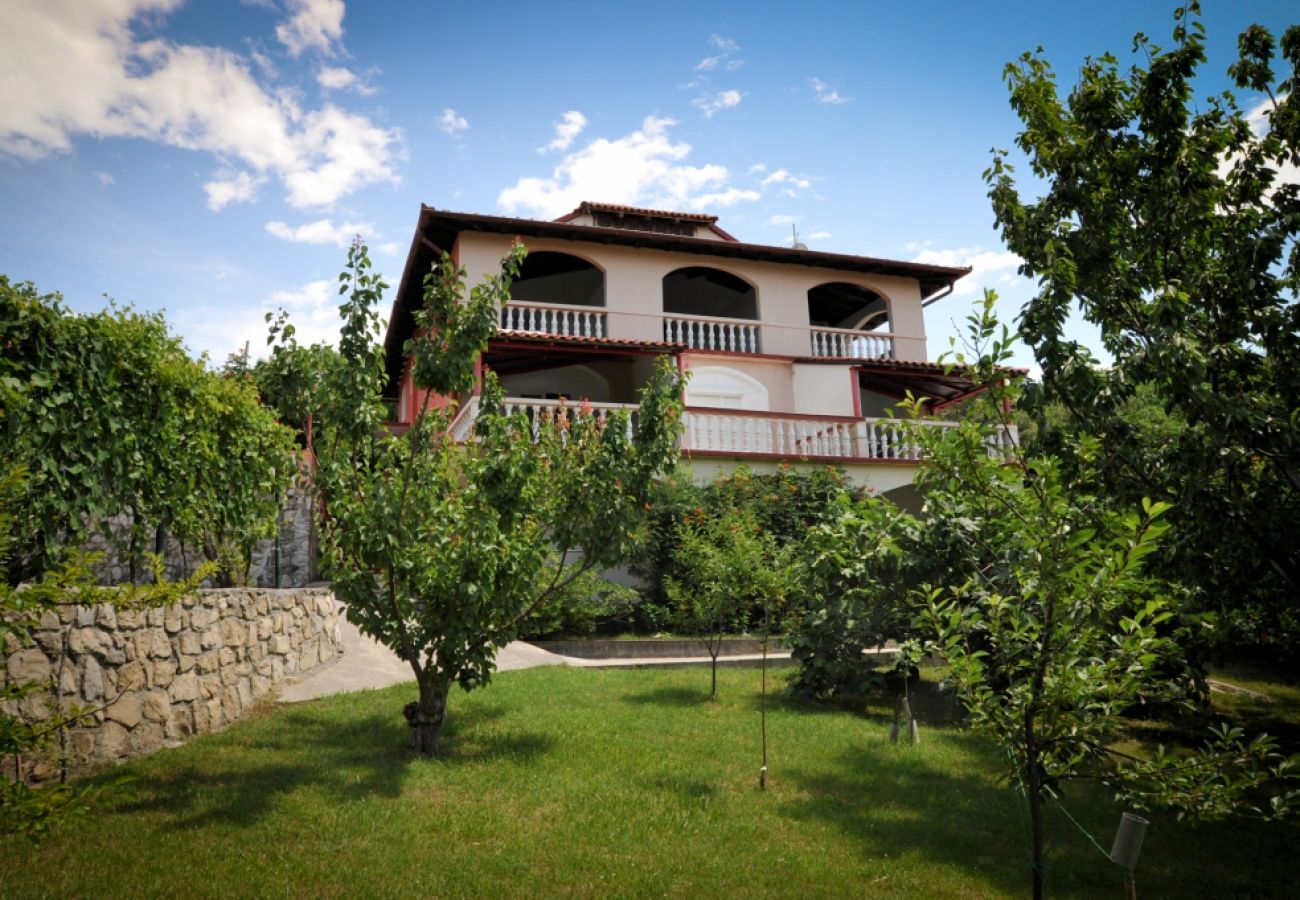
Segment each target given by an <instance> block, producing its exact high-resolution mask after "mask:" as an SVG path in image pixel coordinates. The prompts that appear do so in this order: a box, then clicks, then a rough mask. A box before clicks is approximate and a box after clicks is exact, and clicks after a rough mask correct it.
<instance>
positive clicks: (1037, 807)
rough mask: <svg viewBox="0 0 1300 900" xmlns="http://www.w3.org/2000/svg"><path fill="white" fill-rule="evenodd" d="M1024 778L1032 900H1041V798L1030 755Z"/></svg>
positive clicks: (1035, 770) (1033, 757) (1038, 774)
mask: <svg viewBox="0 0 1300 900" xmlns="http://www.w3.org/2000/svg"><path fill="white" fill-rule="evenodd" d="M1026 776H1027V777H1026V778H1025V782H1026V785H1025V788H1026V790H1025V793H1026V798H1027V799H1028V801H1029V855H1030V856H1031V857H1033V865H1032V866H1031V868H1030V871H1031V872H1032V873H1033V878H1034V900H1043V870H1044V868H1045V863H1046V860H1044V859H1043V796H1042V790H1043V786H1042V783H1041V782H1042V779H1041V778H1040V773H1039V771H1038V759H1037V758H1036V757H1035V756H1033V755H1030V757H1029V765H1028V771H1027V772H1026Z"/></svg>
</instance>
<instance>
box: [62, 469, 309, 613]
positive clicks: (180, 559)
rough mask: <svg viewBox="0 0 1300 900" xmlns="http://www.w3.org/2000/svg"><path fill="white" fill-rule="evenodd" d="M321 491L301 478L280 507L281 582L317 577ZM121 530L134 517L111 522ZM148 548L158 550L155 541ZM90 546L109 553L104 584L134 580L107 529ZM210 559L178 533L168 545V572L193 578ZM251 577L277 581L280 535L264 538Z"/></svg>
mask: <svg viewBox="0 0 1300 900" xmlns="http://www.w3.org/2000/svg"><path fill="white" fill-rule="evenodd" d="M314 497H315V494H314V493H313V492H312V490H311V485H310V483H309V482H308V481H307V479H306V478H305V477H304V478H300V479H299V480H298V482H297V483H296V484H295V485H294V486H293V487H291V488H290V489H289V494H288V496H287V497H286V499H285V502H284V505H283V506H282V507H281V512H280V586H281V587H305V586H306V585H308V584H311V583H312V582H313V581H315V580H316V562H317V559H318V558H319V556H320V552H319V545H318V543H317V539H316V524H315V519H314V517H313V509H312V504H313V502H314ZM109 527H110V528H111V529H113V530H114V531H115V532H116V533H117V534H121V535H125V534H129V533H130V532H129V528H130V521H129V519H127V518H126V517H118V518H116V519H113V520H111V521H110V523H109ZM148 549H150V550H152V549H153V547H152V546H150V547H149V548H148ZM86 550H88V551H89V552H91V553H101V554H103V559H102V561H101V562H99V563H97V564H96V565H95V566H94V570H95V574H96V576H98V578H99V580H100V582H101V583H103V584H125V583H127V582H129V581H130V580H131V577H130V567H129V565H128V563H127V560H126V559H125V558H124V557H123V555H122V554H121V553H120V552H119V551H118V550H117V549H116V548H115V547H114V546H113V545H112V544H110V543H109V542H108V541H107V540H105V539H104V536H103V535H102V534H99V533H98V532H96V533H95V534H94V535H92V536H91V539H90V540H89V541H88V542H87V543H86ZM204 561H205V558H204V556H203V550H202V548H201V547H185V546H182V545H181V543H180V542H179V541H177V540H176V539H175V538H171V539H169V540H168V542H167V546H166V548H165V550H164V551H163V567H164V569H165V570H166V572H167V577H169V578H173V579H178V580H179V579H181V578H187V577H189V575H190V574H191V573H193V572H194V570H195V569H196V568H198V566H199V565H200V564H202V563H203V562H204ZM248 583H249V584H250V585H258V586H262V587H274V586H275V540H274V539H269V540H264V541H259V542H258V543H257V545H256V546H255V547H254V548H253V552H252V554H251V555H250V558H249V567H248Z"/></svg>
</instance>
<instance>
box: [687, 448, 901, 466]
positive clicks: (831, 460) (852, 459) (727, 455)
mask: <svg viewBox="0 0 1300 900" xmlns="http://www.w3.org/2000/svg"><path fill="white" fill-rule="evenodd" d="M682 455H683V456H685V457H686V458H687V459H693V458H695V457H700V458H705V459H738V458H739V459H770V460H773V461H778V462H779V461H782V460H784V461H786V462H789V461H794V462H808V463H821V462H825V463H827V464H830V465H834V464H843V463H871V464H872V465H889V466H919V465H920V464H921V461H920V460H919V459H882V458H877V457H874V456H794V455H793V454H789V453H747V452H745V451H744V450H690V449H683V450H682Z"/></svg>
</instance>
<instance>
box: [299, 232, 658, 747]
mask: <svg viewBox="0 0 1300 900" xmlns="http://www.w3.org/2000/svg"><path fill="white" fill-rule="evenodd" d="M523 255H524V251H523V248H522V247H516V248H515V250H513V251H512V252H511V254H510V255H509V256H507V257H506V259H505V260H504V261H503V264H502V273H501V274H500V275H499V276H495V277H492V278H489V279H487V280H486V281H485V282H484V283H482V284H480V285H477V286H476V287H474V288H473V290H472V291H470V292H468V296H467V295H466V291H465V284H464V278H465V273H464V271H463V270H461V269H458V268H457V267H456V266H454V265H453V264H452V263H451V261H450V260H449V259H448V258H447V257H445V256H444V257H443V259H442V260H441V262H440V263H439V264H438V265H436V266H435V267H434V269H433V270H432V271H431V272H430V273H429V274H428V275H427V276H426V277H425V279H424V307H423V308H422V309H421V310H420V311H419V312H417V313H416V324H417V336H416V337H415V338H414V339H412V340H411V341H410V342H409V343H408V346H407V350H408V352H410V353H412V354H413V355H414V373H415V381H416V384H417V386H419V387H421V388H424V389H427V390H429V391H431V392H433V393H434V394H437V395H439V396H441V397H443V398H445V399H447V400H448V401H449V402H448V404H447V405H446V406H445V407H436V408H435V406H434V405H433V404H432V403H430V402H428V401H426V402H425V404H424V408H423V409H422V410H421V411H420V413H419V415H418V417H417V418H416V421H415V422H414V423H413V424H412V425H411V427H410V428H409V430H407V431H405V432H404V433H402V434H395V433H390V432H389V431H387V430H385V429H384V428H383V427H382V426H383V421H384V418H385V410H384V404H383V400H382V397H383V389H384V370H383V350H382V347H381V346H380V344H379V343H378V342H377V338H378V336H379V322H378V315H377V312H376V309H375V307H376V305H377V303H378V302H379V300H380V298H381V296H382V293H383V290H384V288H385V285H384V283H383V281H382V280H381V279H380V278H379V277H378V276H377V275H374V274H372V273H371V271H370V261H369V257H368V254H367V252H366V249H365V247H364V246H360V245H358V246H355V247H353V248H352V250H351V252H350V253H349V256H348V266H347V270H346V271H345V272H344V273H343V274H342V275H341V276H340V292H341V293H343V294H347V297H346V299H345V302H344V303H343V306H342V307H341V312H342V315H343V320H344V326H343V331H342V334H341V337H340V341H339V352H340V355H341V357H342V365H341V366H340V367H339V368H338V369H337V370H335V371H334V372H333V373H332V374H331V376H330V378H329V380H328V383H327V389H326V396H327V402H326V404H325V410H326V414H325V417H324V419H323V421H322V422H321V423H320V427H319V429H318V440H317V449H318V456H319V460H320V466H319V469H318V476H317V488H318V490H319V492H320V494H321V496H322V497H323V499H324V502H325V506H326V509H327V512H328V516H327V518H326V519H325V520H324V521H323V522H322V523H321V524H322V550H323V557H324V559H323V563H324V566H325V568H326V569H327V571H328V574H329V575H330V577H331V578H332V579H333V583H334V590H335V593H336V594H337V595H338V596H339V598H340V599H342V600H343V601H344V602H345V603H346V604H347V615H348V618H349V619H350V620H351V621H353V622H355V623H356V624H357V625H358V627H360V628H361V630H362V631H363V632H365V633H366V634H369V635H371V636H373V637H375V638H376V639H377V640H379V641H381V642H382V643H384V644H385V645H386V646H388V647H391V648H392V649H393V650H394V651H396V652H397V654H398V655H399V656H400V657H401V658H402V659H404V660H406V661H407V662H408V663H409V664H410V665H411V668H412V671H413V672H414V673H415V677H416V681H417V683H418V686H419V699H418V701H417V702H415V703H412V704H411V705H410V706H409V707H408V720H409V721H410V723H411V725H412V727H413V728H414V730H415V747H416V750H417V751H419V752H422V753H425V754H431V753H434V752H436V749H437V741H438V735H439V732H440V729H441V727H442V723H443V720H444V718H445V716H446V702H447V695H448V691H449V689H450V687H451V685H453V684H458V685H460V687H461V688H463V689H464V690H471V689H473V688H476V687H480V686H482V685H484V684H486V683H487V682H488V680H489V679H490V678H491V675H492V671H493V669H494V666H495V656H496V651H497V650H498V649H499V648H500V647H502V646H504V645H505V644H507V643H508V642H509V641H510V640H512V639H513V638H514V637H515V636H516V635H517V634H518V632H519V629H520V627H521V625H522V624H523V623H524V622H525V621H526V620H527V619H528V618H529V616H530V615H531V614H532V613H533V612H534V611H536V610H537V609H540V608H543V607H545V606H546V605H547V603H548V601H549V599H550V598H551V597H553V596H555V595H556V594H557V593H559V592H561V591H564V590H566V589H567V588H568V587H569V586H570V585H571V584H573V583H574V582H575V581H576V580H577V579H578V578H580V577H582V576H583V575H585V574H586V573H589V572H592V571H597V570H599V569H601V568H603V567H606V566H609V565H612V564H614V563H615V562H617V561H618V560H619V559H620V557H621V556H622V555H623V553H624V552H625V550H626V548H627V547H628V546H629V544H630V541H631V540H632V538H633V537H634V529H635V525H636V522H637V517H638V516H639V514H640V512H641V508H642V506H643V504H644V503H645V502H646V498H647V497H648V496H649V492H650V487H651V484H652V481H653V479H654V477H655V476H656V474H657V473H659V472H660V471H662V470H663V469H664V468H666V467H668V466H670V465H671V464H673V462H675V458H676V446H677V437H678V433H679V429H680V422H681V406H680V403H681V401H680V396H679V395H680V387H679V385H678V380H677V376H676V374H675V372H674V371H673V370H672V369H671V367H670V366H669V365H667V364H666V363H665V364H662V365H660V366H659V367H658V368H657V370H656V373H655V375H654V376H653V378H652V379H651V381H650V383H649V384H648V385H647V386H646V388H645V390H644V392H643V394H642V402H641V415H640V427H639V429H638V431H637V434H636V436H635V438H629V436H628V428H627V419H626V417H625V415H617V416H613V417H611V419H610V420H609V422H608V423H607V424H606V425H604V426H602V425H601V424H600V423H599V421H598V420H597V418H596V417H594V416H591V415H588V414H587V413H586V411H585V410H584V409H583V408H582V407H574V408H569V407H565V408H562V409H561V410H560V411H559V412H558V414H556V415H555V416H553V417H549V418H539V419H537V420H534V421H531V422H530V421H529V420H528V419H527V418H525V417H524V416H523V415H522V414H517V415H514V416H507V415H504V414H503V413H502V412H501V404H502V399H503V396H502V391H501V388H500V385H499V383H498V382H497V380H496V378H495V377H494V376H493V375H492V374H491V373H490V372H488V373H486V374H485V376H484V378H483V380H482V387H481V394H480V395H478V396H475V395H472V394H471V393H470V392H471V391H472V390H474V389H475V387H476V385H477V381H476V372H475V370H476V365H477V360H478V354H479V352H480V351H481V350H482V348H483V347H484V345H485V343H486V341H487V340H488V338H489V337H490V336H491V335H492V334H493V333H494V331H495V328H496V321H497V315H498V311H499V308H500V306H501V304H502V303H504V302H506V300H507V299H508V296H509V293H508V291H509V285H510V281H511V279H512V278H513V277H514V275H515V274H516V273H517V272H518V267H519V264H520V262H521V260H522V259H523ZM457 414H461V415H466V416H473V417H474V419H473V422H474V424H473V433H472V438H471V439H470V440H466V441H458V440H457V439H456V436H455V435H454V434H453V431H452V428H451V425H452V424H453V421H454V420H453V417H454V416H455V415H457ZM544 572H546V573H547V574H548V576H549V577H544V575H543V573H544Z"/></svg>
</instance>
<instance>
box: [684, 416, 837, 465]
mask: <svg viewBox="0 0 1300 900" xmlns="http://www.w3.org/2000/svg"><path fill="white" fill-rule="evenodd" d="M854 425H855V423H854V422H853V421H851V420H835V419H812V418H804V417H797V418H796V417H790V416H780V415H771V414H764V415H744V414H739V415H737V414H735V413H710V412H705V411H703V410H700V409H692V410H689V411H688V412H687V413H686V433H685V446H686V448H687V449H689V450H710V451H717V452H724V453H770V454H775V455H777V456H794V457H803V456H838V457H852V456H855V455H856V454H855V452H854V446H853V443H854V442H853V428H854Z"/></svg>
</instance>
